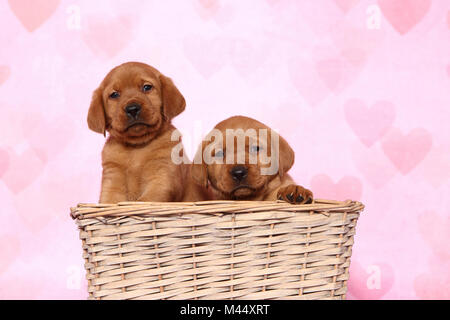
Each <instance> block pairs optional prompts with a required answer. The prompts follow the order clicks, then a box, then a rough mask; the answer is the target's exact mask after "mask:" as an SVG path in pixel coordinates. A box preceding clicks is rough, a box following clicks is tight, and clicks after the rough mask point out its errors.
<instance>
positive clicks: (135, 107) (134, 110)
mask: <svg viewBox="0 0 450 320" xmlns="http://www.w3.org/2000/svg"><path fill="white" fill-rule="evenodd" d="M125 113H126V115H127V116H128V117H129V118H131V119H137V118H138V116H139V113H141V106H140V105H139V104H137V103H131V104H129V105H127V106H126V107H125Z"/></svg>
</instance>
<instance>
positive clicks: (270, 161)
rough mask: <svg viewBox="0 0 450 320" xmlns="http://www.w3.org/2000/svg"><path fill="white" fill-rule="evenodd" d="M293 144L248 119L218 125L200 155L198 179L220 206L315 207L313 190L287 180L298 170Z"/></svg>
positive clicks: (194, 169)
mask: <svg viewBox="0 0 450 320" xmlns="http://www.w3.org/2000/svg"><path fill="white" fill-rule="evenodd" d="M294 156H295V155H294V151H293V150H292V148H291V147H290V146H289V144H288V143H287V142H286V140H284V139H283V138H282V137H280V136H279V135H278V134H277V133H276V132H275V131H273V130H272V129H270V128H269V127H268V126H266V125H265V124H263V123H261V122H259V121H257V120H254V119H251V118H248V117H243V116H235V117H231V118H229V119H226V120H223V121H222V122H220V123H218V124H217V125H216V126H215V127H214V129H213V130H212V131H211V132H210V133H209V134H208V135H207V137H206V140H204V141H203V142H202V145H201V146H200V148H199V149H198V151H197V154H196V156H195V159H194V165H193V166H192V169H191V173H192V176H193V178H194V179H195V180H196V181H197V182H198V183H199V184H200V185H201V186H203V187H204V188H208V187H209V186H211V191H212V194H213V196H214V198H215V199H220V200H269V201H270V200H277V199H278V200H285V201H287V202H289V203H293V204H309V203H312V202H313V194H312V192H311V191H310V190H308V189H305V188H304V187H302V186H299V185H297V184H296V183H295V182H294V180H293V179H292V178H291V177H290V176H289V175H288V174H287V172H288V170H289V169H290V168H291V167H292V165H293V164H294Z"/></svg>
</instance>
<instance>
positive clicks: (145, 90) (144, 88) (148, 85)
mask: <svg viewBox="0 0 450 320" xmlns="http://www.w3.org/2000/svg"><path fill="white" fill-rule="evenodd" d="M152 89H153V86H152V85H151V84H144V86H143V87H142V91H143V92H147V91H150V90H152Z"/></svg>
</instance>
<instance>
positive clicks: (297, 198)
mask: <svg viewBox="0 0 450 320" xmlns="http://www.w3.org/2000/svg"><path fill="white" fill-rule="evenodd" d="M277 199H278V200H284V201H286V202H289V203H292V204H310V203H312V202H313V193H312V192H311V191H310V190H308V189H305V188H303V187H302V186H299V185H296V184H290V185H288V186H287V187H282V188H280V190H278V193H277Z"/></svg>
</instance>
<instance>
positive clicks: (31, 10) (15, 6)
mask: <svg viewBox="0 0 450 320" xmlns="http://www.w3.org/2000/svg"><path fill="white" fill-rule="evenodd" d="M59 3H60V0H33V1H28V0H8V4H9V7H10V8H11V10H12V12H13V13H14V15H15V16H16V17H17V19H19V21H20V22H21V23H22V25H23V26H24V27H25V28H26V29H27V30H28V31H29V32H33V31H34V30H36V29H37V28H39V27H40V26H41V25H42V24H43V23H44V22H45V21H47V19H48V18H50V16H51V15H52V14H53V13H54V12H55V10H56V8H57V7H58V6H59Z"/></svg>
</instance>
